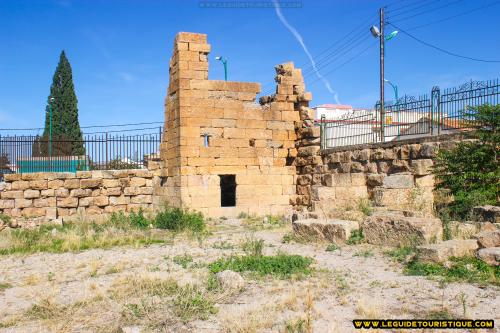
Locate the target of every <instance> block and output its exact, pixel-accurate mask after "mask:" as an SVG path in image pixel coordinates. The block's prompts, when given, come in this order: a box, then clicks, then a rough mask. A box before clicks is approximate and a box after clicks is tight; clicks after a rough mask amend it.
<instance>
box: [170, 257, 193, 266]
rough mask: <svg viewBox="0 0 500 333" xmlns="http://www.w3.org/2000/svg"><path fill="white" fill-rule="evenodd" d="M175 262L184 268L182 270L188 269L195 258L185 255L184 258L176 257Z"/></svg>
mask: <svg viewBox="0 0 500 333" xmlns="http://www.w3.org/2000/svg"><path fill="white" fill-rule="evenodd" d="M173 261H174V263H176V264H177V265H179V266H182V268H184V269H186V268H187V266H188V265H189V263H191V262H192V261H193V257H191V256H190V255H189V254H184V255H182V256H175V257H174V259H173Z"/></svg>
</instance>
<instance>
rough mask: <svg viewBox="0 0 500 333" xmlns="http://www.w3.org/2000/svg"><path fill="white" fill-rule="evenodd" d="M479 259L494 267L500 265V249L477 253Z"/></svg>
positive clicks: (495, 248) (492, 248) (481, 250)
mask: <svg viewBox="0 0 500 333" xmlns="http://www.w3.org/2000/svg"><path fill="white" fill-rule="evenodd" d="M477 257H478V258H479V259H481V260H482V261H484V262H485V263H487V264H489V265H493V266H499V265H500V247H489V248H485V249H480V250H479V251H477Z"/></svg>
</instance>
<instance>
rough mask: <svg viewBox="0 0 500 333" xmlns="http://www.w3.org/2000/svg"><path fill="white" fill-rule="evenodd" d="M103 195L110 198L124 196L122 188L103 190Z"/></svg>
mask: <svg viewBox="0 0 500 333" xmlns="http://www.w3.org/2000/svg"><path fill="white" fill-rule="evenodd" d="M141 188H142V187H141ZM102 194H103V195H108V196H111V195H113V196H119V195H122V188H121V187H109V188H106V189H102Z"/></svg>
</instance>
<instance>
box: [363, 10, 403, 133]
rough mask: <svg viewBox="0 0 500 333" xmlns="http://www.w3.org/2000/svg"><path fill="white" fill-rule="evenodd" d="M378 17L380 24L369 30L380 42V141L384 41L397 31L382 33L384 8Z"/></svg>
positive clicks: (382, 131) (382, 128) (383, 113)
mask: <svg viewBox="0 0 500 333" xmlns="http://www.w3.org/2000/svg"><path fill="white" fill-rule="evenodd" d="M379 19H380V26H379V27H376V26H374V25H373V26H371V27H370V32H371V34H372V36H373V37H375V38H378V39H379V44H380V82H379V84H380V139H381V141H384V138H385V133H384V124H385V110H384V99H385V95H384V83H385V82H384V81H385V80H384V54H385V52H384V42H385V41H386V40H387V41H389V40H391V39H392V38H394V37H395V36H396V35H397V33H398V32H397V31H393V32H391V33H390V34H388V35H387V36H386V35H385V34H384V24H385V19H384V8H383V7H382V8H380V10H379Z"/></svg>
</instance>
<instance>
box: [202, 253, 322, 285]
mask: <svg viewBox="0 0 500 333" xmlns="http://www.w3.org/2000/svg"><path fill="white" fill-rule="evenodd" d="M312 262H313V260H312V259H311V258H307V257H302V256H299V255H288V254H278V255H275V256H233V257H230V258H223V259H219V260H217V261H215V262H213V263H211V264H210V265H208V268H209V269H210V271H211V272H212V273H218V272H222V271H225V270H228V269H229V270H232V271H235V272H253V273H256V274H257V275H259V276H266V275H270V276H273V277H277V278H281V279H288V278H291V277H292V276H293V275H298V276H301V275H302V276H308V275H310V274H311V271H312V269H311V268H310V265H311V264H312Z"/></svg>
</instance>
